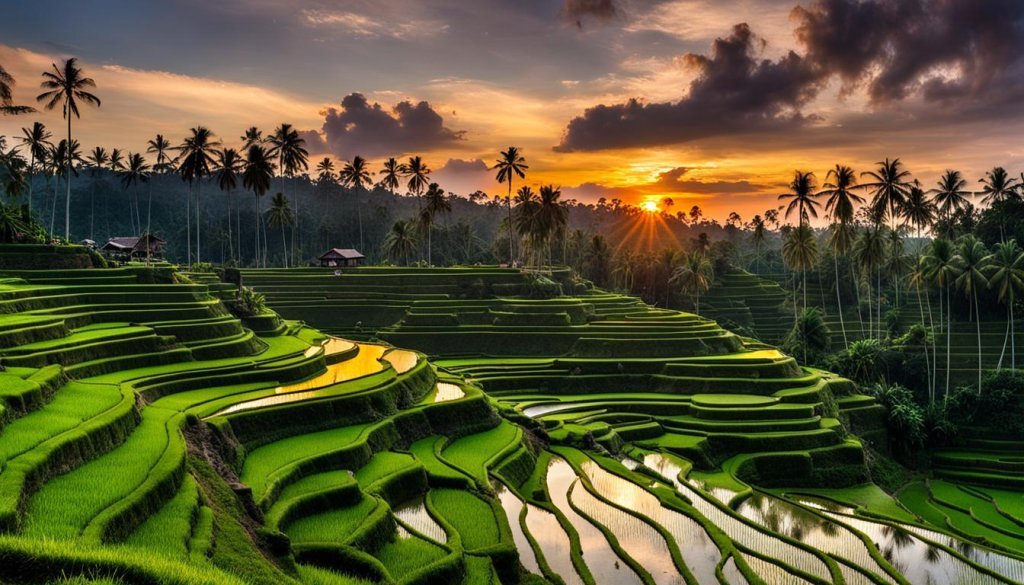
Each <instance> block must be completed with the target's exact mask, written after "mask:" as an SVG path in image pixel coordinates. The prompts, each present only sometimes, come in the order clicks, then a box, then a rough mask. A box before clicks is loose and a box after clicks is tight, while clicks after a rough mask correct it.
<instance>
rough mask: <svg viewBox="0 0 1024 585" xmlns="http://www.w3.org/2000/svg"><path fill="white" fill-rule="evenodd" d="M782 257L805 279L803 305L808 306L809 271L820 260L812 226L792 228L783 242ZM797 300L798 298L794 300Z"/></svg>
mask: <svg viewBox="0 0 1024 585" xmlns="http://www.w3.org/2000/svg"><path fill="white" fill-rule="evenodd" d="M782 258H783V260H785V262H786V264H787V265H789V267H790V269H792V270H799V271H800V273H801V276H802V280H803V294H804V302H803V306H804V308H805V309H806V308H807V271H808V270H810V269H811V268H814V265H815V264H817V262H818V240H817V238H815V237H814V230H812V229H811V226H807V225H802V226H799V227H798V228H796V229H794V230H791V231H790V232H789V233H788V234H787V235H786V238H785V241H783V243H782ZM793 302H794V303H795V302H796V299H794V300H793Z"/></svg>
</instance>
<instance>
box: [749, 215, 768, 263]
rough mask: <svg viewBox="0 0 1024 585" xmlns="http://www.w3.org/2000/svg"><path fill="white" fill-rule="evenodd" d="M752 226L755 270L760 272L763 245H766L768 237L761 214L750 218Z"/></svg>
mask: <svg viewBox="0 0 1024 585" xmlns="http://www.w3.org/2000/svg"><path fill="white" fill-rule="evenodd" d="M750 228H751V229H750V239H751V240H752V241H753V242H754V272H755V273H760V272H761V246H763V245H764V240H765V238H766V237H767V230H766V229H765V225H764V219H762V218H761V216H760V215H755V216H754V219H752V220H750Z"/></svg>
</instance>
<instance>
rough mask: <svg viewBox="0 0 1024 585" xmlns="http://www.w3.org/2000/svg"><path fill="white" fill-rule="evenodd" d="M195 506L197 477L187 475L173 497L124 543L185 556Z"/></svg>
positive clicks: (181, 556)
mask: <svg viewBox="0 0 1024 585" xmlns="http://www.w3.org/2000/svg"><path fill="white" fill-rule="evenodd" d="M198 507H199V487H198V486H197V485H196V480H195V479H193V478H192V476H191V475H187V476H185V480H184V481H183V482H182V484H181V488H180V489H179V490H178V493H177V494H176V495H175V496H174V498H172V499H171V501H169V502H167V504H165V505H164V507H163V508H161V509H160V511H159V512H157V513H156V514H153V515H152V516H150V517H149V518H148V519H147V520H146V521H145V522H144V523H143V524H142V525H141V526H139V528H138V529H136V530H135V532H133V533H132V534H131V536H129V537H128V538H127V539H125V541H124V543H125V544H126V545H128V546H132V547H139V548H145V549H149V550H152V551H154V552H158V553H160V554H161V555H164V556H167V557H171V558H176V559H182V560H187V559H188V554H189V548H188V547H189V540H190V539H191V537H192V530H193V522H194V520H195V519H196V518H195V517H196V516H197V515H198V513H199V510H198Z"/></svg>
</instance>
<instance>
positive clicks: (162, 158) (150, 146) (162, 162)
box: [146, 134, 173, 173]
mask: <svg viewBox="0 0 1024 585" xmlns="http://www.w3.org/2000/svg"><path fill="white" fill-rule="evenodd" d="M170 150H171V141H170V140H167V139H166V138H164V135H163V134H157V135H156V137H154V138H153V139H152V140H150V141H149V142H147V143H146V152H147V153H148V154H155V155H156V164H155V165H153V170H154V171H156V172H158V173H166V172H168V171H170V170H171V166H172V164H173V162H172V160H171V157H170V155H169V154H168V152H170Z"/></svg>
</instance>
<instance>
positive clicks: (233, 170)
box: [147, 148, 245, 260]
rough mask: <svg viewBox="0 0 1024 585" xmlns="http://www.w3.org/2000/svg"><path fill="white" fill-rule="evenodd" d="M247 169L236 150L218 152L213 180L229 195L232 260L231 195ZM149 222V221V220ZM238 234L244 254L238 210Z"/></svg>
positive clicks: (229, 251) (229, 237)
mask: <svg viewBox="0 0 1024 585" xmlns="http://www.w3.org/2000/svg"><path fill="white" fill-rule="evenodd" d="M244 168H245V161H243V160H242V157H241V155H239V154H238V151H237V150H235V149H234V148H224V149H222V150H219V151H217V169H216V170H215V171H214V172H213V180H214V181H216V183H217V187H218V188H220V190H221V191H223V192H225V193H227V194H228V253H229V256H230V257H231V259H232V260H234V259H235V244H234V241H233V236H232V234H231V231H232V230H231V207H232V205H231V199H232V198H231V195H232V193H233V192H234V190H235V188H236V187H238V178H239V175H241V173H242V171H243V169H244ZM147 221H148V220H147ZM236 223H237V224H238V226H237V228H238V229H237V230H235V231H236V233H237V234H238V252H239V254H241V252H242V226H241V213H240V211H237V210H236ZM147 229H148V228H147Z"/></svg>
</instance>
